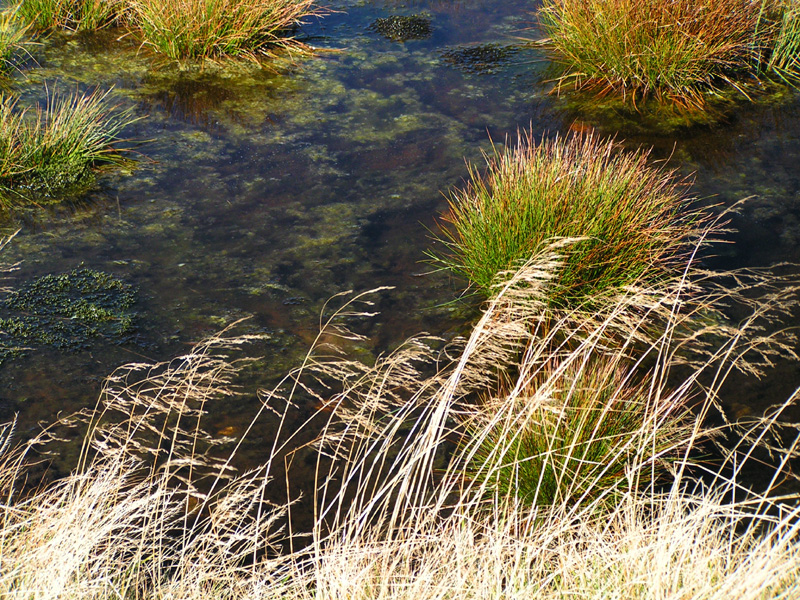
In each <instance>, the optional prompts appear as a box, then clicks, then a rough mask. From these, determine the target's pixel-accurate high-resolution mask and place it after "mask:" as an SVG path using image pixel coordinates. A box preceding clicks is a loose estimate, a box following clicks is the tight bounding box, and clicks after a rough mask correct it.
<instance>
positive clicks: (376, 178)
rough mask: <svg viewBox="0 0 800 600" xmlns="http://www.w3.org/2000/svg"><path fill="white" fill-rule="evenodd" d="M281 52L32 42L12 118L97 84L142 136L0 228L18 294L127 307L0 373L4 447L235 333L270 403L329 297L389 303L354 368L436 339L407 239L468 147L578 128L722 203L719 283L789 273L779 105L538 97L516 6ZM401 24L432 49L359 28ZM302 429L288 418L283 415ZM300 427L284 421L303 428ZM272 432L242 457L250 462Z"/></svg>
mask: <svg viewBox="0 0 800 600" xmlns="http://www.w3.org/2000/svg"><path fill="white" fill-rule="evenodd" d="M329 8H330V9H331V12H330V13H329V14H326V15H324V16H321V17H318V18H313V19H309V20H308V23H307V25H305V26H304V27H303V28H302V29H301V31H300V32H299V34H300V37H301V38H302V39H304V40H305V41H307V42H308V43H310V44H311V45H313V46H315V47H317V48H318V49H319V51H318V52H316V53H315V54H314V55H313V56H310V57H297V58H295V59H294V63H293V64H283V65H281V66H280V68H278V69H269V68H258V67H255V66H252V65H240V66H231V65H224V66H223V67H221V68H218V67H214V66H209V67H207V68H205V69H196V68H182V67H180V66H176V65H174V64H169V63H165V62H163V61H159V60H158V59H154V58H153V57H152V56H149V55H147V53H146V52H144V51H140V50H139V49H138V48H137V47H136V46H135V45H134V44H133V42H131V41H130V40H128V39H122V40H118V39H117V37H118V33H117V32H104V33H100V34H96V35H83V34H81V35H73V36H62V35H58V36H53V37H51V38H50V39H48V40H45V41H44V42H43V44H42V45H41V46H38V47H36V48H33V49H32V59H31V60H29V61H27V63H26V65H25V68H24V69H23V73H22V74H20V75H18V76H15V78H14V81H13V82H11V85H12V88H13V89H14V90H15V91H16V92H17V93H19V94H20V95H21V97H22V100H21V102H23V103H30V102H35V101H40V100H42V99H43V98H44V97H45V93H46V89H48V88H49V89H50V90H54V89H55V90H58V91H62V92H67V91H71V90H73V89H76V88H77V89H80V90H87V89H92V88H95V87H99V88H101V89H107V88H110V87H112V86H113V92H112V97H113V99H114V101H115V102H117V103H118V104H119V105H120V106H121V107H132V108H133V109H134V110H135V111H136V113H137V114H138V115H140V116H141V117H142V118H141V120H139V121H137V122H136V123H134V124H132V125H130V126H129V127H128V128H127V129H126V130H125V132H124V134H125V136H127V137H128V138H130V139H131V140H137V141H141V142H142V143H138V144H137V145H136V146H135V148H136V151H137V153H139V157H138V159H137V161H136V164H135V165H134V166H133V167H132V168H130V169H123V170H116V171H111V172H108V173H106V174H103V175H101V177H100V178H99V180H98V185H97V187H96V188H95V189H94V190H93V191H91V192H90V193H89V194H88V195H86V196H85V197H81V198H74V199H71V200H69V201H66V202H64V203H62V204H60V205H56V206H51V207H45V206H42V207H39V206H34V207H31V208H26V209H16V210H14V211H12V212H11V213H10V214H8V215H6V217H5V220H4V221H3V224H2V227H3V229H4V230H5V232H6V233H10V232H13V231H15V230H17V229H20V232H19V234H18V235H17V236H16V238H15V239H14V240H13V242H12V243H11V244H10V245H9V246H8V247H7V248H6V249H5V250H4V253H3V256H2V259H3V260H4V261H5V262H7V263H17V262H18V263H19V265H18V269H17V270H16V271H14V272H13V273H11V274H10V275H9V276H8V277H7V278H6V280H5V285H6V286H8V287H11V288H16V287H19V286H22V285H25V284H26V283H27V282H30V281H33V280H35V279H36V278H38V277H41V276H43V275H45V274H49V273H61V272H65V271H70V270H72V269H75V268H79V267H81V266H83V267H87V268H91V269H96V270H100V271H104V272H108V273H111V274H113V275H114V276H115V277H117V278H119V279H121V280H123V281H125V282H127V283H130V284H133V285H135V286H136V288H137V290H138V296H137V301H136V304H135V305H134V310H135V311H136V313H137V336H136V339H135V340H134V341H132V342H130V343H127V344H123V345H118V344H115V343H111V342H107V341H104V340H103V339H102V338H101V339H99V340H98V341H96V342H93V343H92V346H91V348H89V349H86V350H83V351H79V352H66V353H65V352H59V351H56V350H49V349H46V348H42V349H38V350H37V351H34V352H29V353H28V354H27V356H26V357H25V358H22V359H18V360H14V361H8V362H7V364H5V365H3V366H2V367H0V378H2V382H3V385H2V391H0V416H3V417H6V416H10V415H12V414H14V413H19V415H20V430H21V431H22V433H23V435H25V434H26V433H29V432H34V431H36V430H37V427H38V425H37V423H39V422H47V423H49V422H51V421H52V420H53V419H54V418H55V417H56V415H58V414H65V413H69V412H72V411H74V410H77V409H79V408H82V407H86V406H92V405H93V404H94V402H95V399H96V397H97V394H98V392H99V390H100V386H101V384H102V380H103V377H104V376H106V375H107V374H109V373H110V372H111V371H112V370H113V369H114V368H115V367H116V366H118V365H120V364H122V363H126V362H131V361H139V360H164V359H167V358H169V357H171V356H174V355H176V354H179V353H181V352H182V351H184V350H186V349H187V348H188V347H189V346H190V344H191V343H193V342H196V341H198V340H200V339H202V338H203V337H205V336H206V335H208V334H211V333H213V332H216V331H218V330H220V329H221V328H222V327H223V326H225V325H226V324H228V323H231V322H233V321H235V320H237V319H239V318H242V317H249V320H248V321H246V322H245V323H244V324H243V325H242V326H241V328H240V331H244V332H257V333H264V334H266V336H267V337H266V339H265V341H264V342H263V343H261V344H254V345H253V347H252V348H251V349H250V350H248V353H250V354H253V355H258V356H261V357H263V358H262V359H261V360H260V361H259V362H258V363H255V365H253V366H252V367H251V368H250V369H249V370H248V372H247V375H246V378H245V379H246V381H245V382H244V383H245V388H244V389H245V390H251V391H252V390H255V389H256V388H258V387H269V386H270V385H271V384H272V383H273V382H274V381H276V380H277V378H279V377H280V376H281V375H283V374H284V373H286V372H287V370H289V369H290V368H292V367H294V366H296V365H298V364H299V362H300V360H301V359H302V356H303V355H304V354H305V352H306V350H307V349H308V346H309V344H310V343H311V341H312V340H313V339H314V337H315V335H316V333H317V331H318V326H319V316H320V314H321V313H322V311H323V306H324V303H325V302H326V301H327V300H328V299H329V298H330V297H331V296H333V295H334V294H337V293H340V292H343V291H345V290H351V289H352V290H356V291H364V290H367V289H370V288H374V287H377V286H394V288H395V289H394V290H393V291H385V292H382V293H380V294H379V295H377V296H376V298H375V300H376V302H377V310H379V311H380V315H379V316H378V317H376V318H373V319H370V320H368V321H367V320H365V321H364V322H361V323H356V324H354V325H355V326H356V327H358V328H359V330H360V331H361V332H362V333H364V334H366V335H368V337H369V340H370V341H369V342H367V343H365V344H363V345H361V346H359V347H358V348H354V349H352V350H353V352H355V353H356V354H357V355H360V356H361V357H363V358H365V359H366V360H369V359H370V357H371V356H374V355H375V354H377V353H379V352H382V351H385V350H387V349H389V348H391V347H393V346H395V345H396V344H398V343H399V342H400V341H402V340H404V339H406V338H407V337H408V336H410V335H413V334H416V333H419V332H421V331H428V332H430V333H433V334H436V335H444V336H448V335H453V334H454V333H456V332H462V331H464V327H465V324H466V323H468V321H469V319H470V318H472V316H474V313H473V312H470V311H471V309H470V308H469V306H467V305H464V304H459V303H453V302H452V300H453V299H454V298H455V297H456V296H457V295H458V293H459V292H460V291H461V289H462V287H463V284H462V282H459V281H453V280H452V279H451V278H450V277H449V276H448V275H447V274H445V273H442V272H435V271H433V270H432V269H431V267H430V266H429V265H428V264H426V262H425V260H426V255H425V252H426V251H427V250H430V249H431V248H432V244H433V241H432V240H431V237H430V232H429V230H431V229H434V228H435V218H436V217H437V216H438V215H439V213H440V212H441V211H443V209H444V207H445V205H446V198H445V195H444V194H445V193H446V192H447V190H449V189H452V188H453V187H454V186H458V185H460V184H461V183H462V182H463V178H464V176H465V175H466V172H467V168H466V161H471V162H477V163H480V162H481V161H482V158H481V152H482V151H485V150H487V149H489V148H490V139H493V140H495V142H502V141H503V140H504V138H505V136H507V135H512V136H513V135H515V132H516V130H517V129H518V128H520V127H528V126H530V127H532V128H533V129H534V131H536V132H540V133H541V134H542V135H547V134H550V135H552V134H556V133H560V134H564V133H566V132H568V131H569V130H570V129H572V130H575V129H587V128H593V129H595V130H597V131H598V132H600V133H601V134H604V135H616V136H617V137H618V139H620V140H622V141H624V143H625V144H626V145H628V146H630V147H640V146H644V147H653V148H654V151H653V157H654V158H656V159H666V158H669V159H670V163H669V164H670V165H672V166H673V167H675V168H677V169H679V170H680V171H682V172H684V173H686V174H689V173H694V178H695V187H694V191H695V194H697V195H698V196H701V197H710V198H711V199H712V200H713V201H715V202H718V203H721V204H723V205H729V204H733V203H735V202H737V201H738V200H740V199H742V198H745V197H752V199H751V200H749V201H748V202H747V203H746V204H745V205H744V207H743V209H742V211H741V213H740V214H739V215H738V216H737V217H736V218H735V219H734V222H733V226H734V227H735V228H736V229H737V230H738V232H737V233H734V234H731V240H732V241H734V242H735V243H734V244H732V245H729V246H726V247H723V248H722V249H721V250H719V252H720V254H721V255H722V256H721V258H719V259H717V263H718V264H719V265H724V266H729V267H730V266H736V267H738V266H763V265H767V264H771V263H774V262H777V261H795V262H797V261H800V93H798V92H796V91H792V90H779V91H777V92H774V93H771V94H768V95H765V96H764V97H760V98H758V99H757V100H756V102H754V103H748V102H744V101H741V102H734V103H732V104H731V103H729V104H727V105H726V106H725V108H724V109H723V114H722V115H721V116H720V118H719V120H718V121H716V122H707V123H697V124H691V123H687V122H683V121H681V120H680V119H676V118H674V116H671V115H664V114H661V115H656V116H653V115H650V116H645V115H637V114H635V113H634V114H632V113H627V112H626V111H624V110H622V109H620V108H619V107H615V106H613V105H609V106H604V105H603V104H602V103H600V102H591V101H589V102H587V101H586V100H582V101H576V100H575V99H572V98H569V97H561V98H559V97H556V96H554V95H553V94H551V93H549V89H550V85H549V83H548V78H549V77H551V76H552V71H550V70H549V65H548V62H547V61H546V59H545V57H544V56H543V54H542V53H541V52H540V51H539V50H537V49H535V48H533V47H531V46H529V45H526V44H525V43H524V39H523V38H527V39H535V38H536V37H538V33H537V31H536V29H535V18H534V15H533V12H534V11H535V8H536V3H535V2H528V1H523V0H415V1H411V2H404V3H400V2H393V1H380V0H375V1H371V2H370V1H364V2H351V1H348V0H335V1H334V2H333V3H331V4H330V5H329ZM418 14H423V15H426V17H427V18H429V22H430V31H427V32H423V33H422V34H420V35H417V36H414V38H413V39H408V40H405V41H402V40H398V39H397V38H396V36H386V35H383V34H382V33H381V32H380V31H379V30H378V28H376V27H374V26H373V24H374V23H375V22H376V19H380V18H387V17H391V16H396V15H418ZM799 369H800V367H799V366H797V365H794V364H785V365H782V366H780V368H779V369H777V370H776V371H775V372H774V374H773V375H772V376H771V377H770V378H769V380H768V381H765V382H758V383H752V384H751V383H748V384H747V385H746V386H743V387H742V388H741V389H740V393H739V394H738V395H737V396H736V397H735V398H733V397H732V398H730V399H726V402H728V404H729V405H731V406H733V407H734V409H735V410H737V411H740V412H742V411H744V412H747V411H752V412H759V411H763V410H764V408H765V407H766V406H768V405H770V404H773V403H775V402H778V401H780V400H782V399H784V398H785V397H786V396H787V395H788V394H789V393H791V392H792V391H793V390H794V389H795V388H796V387H797V386H798V384H800V371H799ZM255 405H257V401H256V400H255V397H254V394H253V393H252V392H248V393H246V394H245V395H244V396H243V397H242V398H241V399H239V400H237V401H236V404H235V405H230V406H229V407H228V409H227V410H226V412H224V413H222V414H218V415H216V421H215V423H216V425H217V426H218V427H219V428H220V429H226V428H234V430H235V428H236V427H241V424H242V422H244V421H245V420H246V419H248V418H249V414H250V413H251V412H252V408H253V406H255ZM303 411H306V413H310V411H311V408H310V407H306V408H304V407H301V408H300V412H301V413H302V412H303ZM301 416H302V415H301ZM269 434H270V429H269V426H268V425H265V426H264V428H263V430H261V431H257V432H255V434H254V437H253V439H252V442H251V443H250V445H249V446H248V452H250V453H251V455H253V456H254V457H255V456H257V455H258V453H259V451H260V450H259V448H262V449H263V448H264V443H265V440H268V438H269Z"/></svg>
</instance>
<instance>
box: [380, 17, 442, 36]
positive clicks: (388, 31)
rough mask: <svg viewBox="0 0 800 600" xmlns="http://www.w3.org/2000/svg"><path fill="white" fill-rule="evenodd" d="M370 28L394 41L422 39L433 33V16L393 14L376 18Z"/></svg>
mask: <svg viewBox="0 0 800 600" xmlns="http://www.w3.org/2000/svg"><path fill="white" fill-rule="evenodd" d="M370 29H372V30H373V31H376V32H378V33H380V34H381V35H382V36H383V37H385V38H388V39H390V40H392V41H393V42H405V41H408V40H421V39H425V38H427V37H430V35H431V33H433V27H431V18H430V17H429V16H428V15H424V14H419V15H392V16H391V17H382V18H380V19H375V21H374V22H373V23H372V25H371V26H370Z"/></svg>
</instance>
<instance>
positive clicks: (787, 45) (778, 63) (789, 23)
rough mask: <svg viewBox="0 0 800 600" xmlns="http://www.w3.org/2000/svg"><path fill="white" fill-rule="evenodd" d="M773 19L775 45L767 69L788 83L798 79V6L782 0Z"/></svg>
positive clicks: (792, 2) (799, 50) (799, 37)
mask: <svg viewBox="0 0 800 600" xmlns="http://www.w3.org/2000/svg"><path fill="white" fill-rule="evenodd" d="M779 6H780V10H779V11H778V14H777V16H776V18H775V21H776V22H777V23H778V27H777V33H776V35H775V43H774V45H773V48H772V52H771V54H770V57H769V62H768V64H767V67H768V68H769V69H770V70H771V71H774V72H775V73H777V74H778V76H780V77H783V78H784V79H787V80H789V81H797V79H798V77H800V5H798V4H797V2H794V1H793V0H783V2H782V3H781V4H780V5H779Z"/></svg>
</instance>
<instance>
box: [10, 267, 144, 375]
mask: <svg viewBox="0 0 800 600" xmlns="http://www.w3.org/2000/svg"><path fill="white" fill-rule="evenodd" d="M135 301H136V290H135V289H134V287H133V286H131V285H130V284H127V283H125V282H123V281H121V280H119V279H117V278H115V277H114V276H112V275H110V274H108V273H104V272H102V271H94V270H92V269H86V268H79V269H74V270H73V271H70V272H68V273H61V274H58V275H45V276H44V277H40V278H39V279H36V280H35V281H33V282H31V283H28V284H26V285H24V286H23V287H22V288H20V289H19V290H17V291H14V292H12V293H11V294H9V296H8V297H7V298H6V299H5V301H3V302H2V303H1V304H0V311H2V313H5V314H4V316H2V317H0V363H2V362H3V360H4V359H7V358H14V357H17V356H20V355H21V350H20V349H21V348H22V347H25V348H36V347H40V346H49V347H53V348H58V349H60V350H67V351H76V350H82V349H86V348H88V347H89V346H90V342H91V341H92V340H93V339H96V338H100V337H102V338H105V339H107V340H112V341H114V342H115V343H122V342H124V341H125V340H127V339H128V338H129V337H130V335H131V334H132V333H133V332H134V324H133V321H134V316H135V315H134V313H133V312H131V310H130V309H131V307H132V306H133V304H134V302H135Z"/></svg>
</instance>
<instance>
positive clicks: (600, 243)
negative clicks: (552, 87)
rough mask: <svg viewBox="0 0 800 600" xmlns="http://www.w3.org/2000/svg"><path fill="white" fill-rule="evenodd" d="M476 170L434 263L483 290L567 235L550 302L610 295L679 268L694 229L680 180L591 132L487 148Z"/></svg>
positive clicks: (453, 199) (453, 207) (527, 136)
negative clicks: (569, 244)
mask: <svg viewBox="0 0 800 600" xmlns="http://www.w3.org/2000/svg"><path fill="white" fill-rule="evenodd" d="M486 161H487V164H488V166H487V169H486V172H485V173H481V172H480V171H479V170H478V169H477V168H476V167H474V166H471V167H470V174H469V181H468V183H467V185H466V186H465V187H464V188H463V189H460V190H456V191H454V192H452V194H451V196H450V202H449V203H450V211H449V213H448V214H447V215H446V216H445V217H444V221H445V223H444V225H443V226H442V228H441V235H440V237H439V241H440V242H442V243H443V244H444V245H445V246H446V248H447V250H448V251H447V252H446V253H441V254H440V255H438V256H434V259H435V260H436V262H438V263H439V264H442V265H444V266H445V267H446V268H448V269H450V270H452V271H454V272H456V273H458V274H460V275H462V276H464V277H466V278H467V280H468V281H469V282H470V283H471V284H472V285H474V286H475V287H476V288H477V289H478V290H480V291H481V292H483V293H484V294H489V293H490V292H491V290H492V286H493V285H494V284H496V283H497V277H498V275H500V274H503V273H507V272H509V271H513V270H514V268H516V267H518V266H519V265H520V264H522V263H525V262H526V261H527V260H529V259H530V257H532V256H534V255H536V254H537V253H539V252H541V251H543V250H544V249H545V248H546V247H547V246H548V245H550V244H552V243H553V242H556V241H558V240H567V239H571V240H576V241H575V248H574V249H573V250H572V251H571V252H569V254H568V257H567V262H566V264H565V265H564V267H563V269H561V270H560V272H559V275H558V277H559V282H558V285H557V286H554V289H553V297H552V302H553V304H554V305H557V306H574V305H577V304H580V303H583V302H586V301H587V300H588V299H591V298H597V297H601V296H602V295H604V294H606V293H608V292H611V293H615V292H616V291H618V290H619V289H621V288H622V287H624V286H625V285H628V284H630V283H632V282H634V281H636V280H637V279H638V278H640V277H641V276H643V275H645V276H646V277H647V278H649V279H650V280H651V283H652V281H653V280H657V279H658V278H659V277H663V276H664V275H665V274H667V273H669V271H670V269H672V268H674V267H676V266H679V265H680V264H681V259H682V258H685V255H686V252H687V248H688V247H689V244H690V239H689V236H690V235H691V234H692V232H693V230H694V229H695V224H693V220H697V219H699V215H698V213H696V212H691V211H689V210H688V199H687V198H686V197H685V187H686V185H685V182H682V181H679V180H677V179H676V178H675V176H674V174H673V173H672V172H671V171H667V170H665V169H659V168H654V167H652V166H650V164H649V163H648V154H647V153H646V152H636V153H625V152H621V151H620V148H619V147H618V146H617V144H615V143H614V142H613V141H601V140H599V139H598V138H596V137H595V136H593V135H585V136H573V137H569V138H562V137H556V138H554V139H551V140H543V141H541V142H539V143H537V142H536V141H535V140H534V139H533V133H532V132H526V133H521V134H520V135H519V138H518V141H517V145H516V146H513V147H508V146H506V147H504V148H501V149H498V148H495V150H494V154H492V155H489V156H487V157H486Z"/></svg>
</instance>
